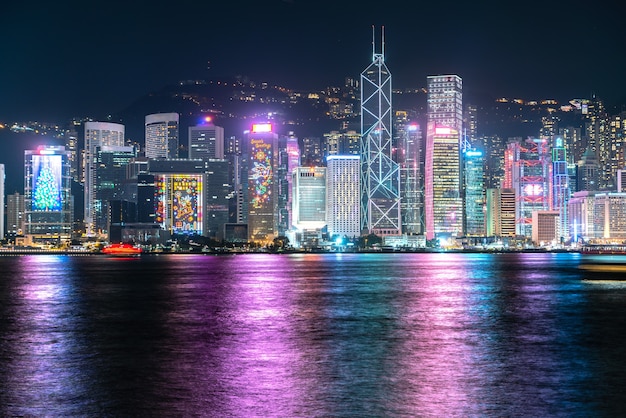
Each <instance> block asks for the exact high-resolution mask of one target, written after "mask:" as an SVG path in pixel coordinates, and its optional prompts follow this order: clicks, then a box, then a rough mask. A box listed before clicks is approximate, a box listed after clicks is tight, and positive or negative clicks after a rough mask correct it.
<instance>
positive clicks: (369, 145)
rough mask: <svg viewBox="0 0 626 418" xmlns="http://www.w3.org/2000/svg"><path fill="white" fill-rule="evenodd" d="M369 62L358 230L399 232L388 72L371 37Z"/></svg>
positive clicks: (364, 76)
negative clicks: (359, 224) (359, 226)
mask: <svg viewBox="0 0 626 418" xmlns="http://www.w3.org/2000/svg"><path fill="white" fill-rule="evenodd" d="M372 41H373V42H372V49H373V50H372V55H373V60H372V63H371V64H370V65H369V66H368V67H367V68H366V69H365V70H364V71H363V72H362V73H361V146H360V154H361V230H362V231H363V232H365V233H370V234H376V235H379V236H383V237H384V236H387V235H400V234H401V232H402V231H401V229H402V225H401V218H400V169H399V167H398V164H397V163H396V162H395V161H393V159H392V158H393V157H392V138H393V136H392V122H393V114H392V111H391V97H392V90H391V73H390V72H389V69H388V68H387V65H386V64H385V40H384V28H383V34H382V51H381V53H376V50H375V45H374V44H375V42H374V40H372Z"/></svg>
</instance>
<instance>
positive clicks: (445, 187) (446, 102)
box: [424, 75, 463, 240]
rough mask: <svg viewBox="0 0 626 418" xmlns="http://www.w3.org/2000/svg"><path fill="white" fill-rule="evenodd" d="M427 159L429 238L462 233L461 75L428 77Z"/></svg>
mask: <svg viewBox="0 0 626 418" xmlns="http://www.w3.org/2000/svg"><path fill="white" fill-rule="evenodd" d="M427 90H428V97H427V102H428V126H427V131H426V158H425V167H424V171H425V190H424V195H425V202H424V203H425V204H424V206H425V209H426V214H425V217H426V239H429V240H431V239H434V238H435V237H436V236H438V235H442V234H443V235H450V236H459V235H461V234H462V232H463V231H462V228H463V225H462V220H463V216H462V213H463V212H462V211H463V209H462V201H461V179H460V178H461V155H460V152H461V134H462V132H463V93H462V91H463V83H462V80H461V77H459V76H458V75H438V76H429V77H428V80H427Z"/></svg>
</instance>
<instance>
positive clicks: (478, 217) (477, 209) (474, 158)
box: [463, 150, 485, 236]
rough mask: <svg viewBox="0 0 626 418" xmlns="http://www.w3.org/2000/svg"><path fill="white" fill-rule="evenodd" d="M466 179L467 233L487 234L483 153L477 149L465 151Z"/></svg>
mask: <svg viewBox="0 0 626 418" xmlns="http://www.w3.org/2000/svg"><path fill="white" fill-rule="evenodd" d="M463 162H464V172H465V175H464V180H465V205H464V208H465V214H464V221H465V226H464V230H465V235H473V236H484V235H485V213H484V205H485V191H484V181H483V178H484V177H483V174H484V170H483V162H484V159H483V153H482V152H481V151H477V150H466V151H465V152H464V158H463Z"/></svg>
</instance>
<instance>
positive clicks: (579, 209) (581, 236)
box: [567, 190, 599, 242]
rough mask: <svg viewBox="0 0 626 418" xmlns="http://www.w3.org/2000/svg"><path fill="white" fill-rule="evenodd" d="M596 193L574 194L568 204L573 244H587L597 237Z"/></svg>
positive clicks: (570, 233)
mask: <svg viewBox="0 0 626 418" xmlns="http://www.w3.org/2000/svg"><path fill="white" fill-rule="evenodd" d="M597 193H599V192H596V191H586V190H583V191H579V192H575V193H573V194H572V197H571V198H570V199H569V202H567V206H568V209H567V212H568V219H569V235H570V236H571V237H572V242H580V241H582V242H587V241H588V240H589V239H590V238H593V237H594V236H595V231H594V212H593V209H594V195H595V194H597Z"/></svg>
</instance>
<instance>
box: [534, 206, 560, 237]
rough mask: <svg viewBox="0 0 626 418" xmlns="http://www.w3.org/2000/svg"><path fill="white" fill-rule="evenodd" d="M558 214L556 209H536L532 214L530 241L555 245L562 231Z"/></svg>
mask: <svg viewBox="0 0 626 418" xmlns="http://www.w3.org/2000/svg"><path fill="white" fill-rule="evenodd" d="M559 218H560V214H559V212H558V211H556V210H536V211H534V212H533V214H532V224H533V227H532V238H531V239H532V242H533V243H534V244H535V245H541V246H546V245H556V244H558V243H559V242H560V240H561V237H562V236H563V232H562V231H561V230H560V224H561V220H560V219H559Z"/></svg>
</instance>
